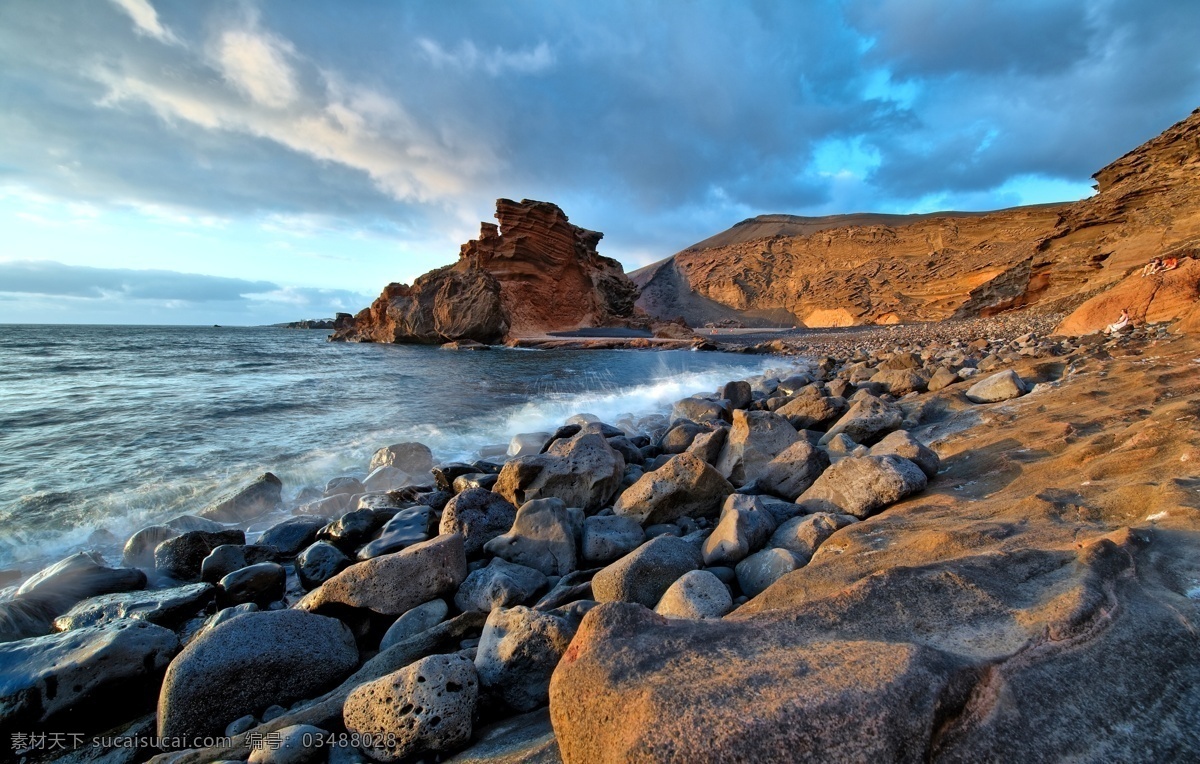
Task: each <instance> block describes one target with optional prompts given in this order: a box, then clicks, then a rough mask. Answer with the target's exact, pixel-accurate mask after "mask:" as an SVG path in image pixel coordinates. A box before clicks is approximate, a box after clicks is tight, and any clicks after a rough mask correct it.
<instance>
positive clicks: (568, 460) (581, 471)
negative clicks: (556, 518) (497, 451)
mask: <svg viewBox="0 0 1200 764" xmlns="http://www.w3.org/2000/svg"><path fill="white" fill-rule="evenodd" d="M624 472H625V458H624V457H623V456H621V454H620V453H618V452H617V451H615V450H614V449H613V448H612V447H611V446H610V445H608V442H607V441H606V440H605V438H604V436H603V435H601V434H599V433H589V432H586V431H581V432H580V433H579V434H578V435H576V436H575V437H573V438H571V439H570V440H558V441H555V442H554V443H552V444H551V445H550V447H549V449H547V450H546V453H544V454H538V455H537V456H522V457H519V458H517V459H513V460H511V461H509V462H507V463H506V464H505V465H504V467H503V469H501V471H500V479H499V480H497V481H496V486H495V491H496V493H498V494H500V495H501V496H503V497H504V498H505V499H508V501H510V502H512V503H513V504H515V505H521V504H524V503H525V502H527V501H533V500H535V499H550V498H556V499H561V500H562V501H563V503H564V504H566V505H567V506H568V507H579V508H581V509H583V510H585V511H587V512H595V511H596V510H598V509H600V508H601V507H603V506H604V505H605V504H607V503H608V502H609V500H610V499H612V497H613V495H614V494H615V493H616V492H617V491H618V490H619V489H620V487H621V478H622V476H623V474H624Z"/></svg>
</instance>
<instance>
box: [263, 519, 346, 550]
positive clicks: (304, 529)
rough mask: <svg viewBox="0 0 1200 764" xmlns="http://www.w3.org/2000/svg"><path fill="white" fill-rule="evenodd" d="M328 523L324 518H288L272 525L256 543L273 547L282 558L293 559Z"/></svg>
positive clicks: (314, 539)
mask: <svg viewBox="0 0 1200 764" xmlns="http://www.w3.org/2000/svg"><path fill="white" fill-rule="evenodd" d="M328 522H329V520H327V519H326V518H324V517H319V516H307V517H289V518H288V519H287V520H284V521H283V522H281V523H277V524H275V525H272V526H271V527H270V528H268V529H267V530H266V531H264V532H263V535H262V536H261V537H260V538H259V539H258V543H260V544H265V545H267V546H272V547H275V549H276V550H278V551H279V554H281V555H283V556H284V557H295V556H296V555H298V554H300V552H301V551H302V550H303V549H304V548H305V547H307V546H308V545H309V544H311V543H313V542H314V541H316V539H317V532H318V531H320V530H321V529H322V528H323V527H325V525H326V524H327V523H328Z"/></svg>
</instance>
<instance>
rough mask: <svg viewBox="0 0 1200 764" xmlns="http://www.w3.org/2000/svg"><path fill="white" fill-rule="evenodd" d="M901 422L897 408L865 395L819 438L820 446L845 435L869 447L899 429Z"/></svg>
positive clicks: (900, 411)
mask: <svg viewBox="0 0 1200 764" xmlns="http://www.w3.org/2000/svg"><path fill="white" fill-rule="evenodd" d="M903 421H904V412H903V411H902V410H901V409H900V407H899V406H897V405H896V404H894V403H888V402H886V401H882V400H880V399H879V398H876V397H875V396H873V395H865V396H864V397H862V398H860V399H859V400H857V401H855V402H854V405H853V406H851V407H850V410H849V411H847V412H846V413H845V415H844V416H842V418H841V419H839V420H838V421H837V423H836V424H834V425H833V426H832V427H830V428H829V431H828V432H826V433H825V435H824V437H822V438H821V444H822V445H824V444H826V443H829V442H830V441H831V440H833V439H834V438H835V437H837V436H838V435H845V436H846V437H847V438H849V439H850V440H852V441H854V442H855V443H862V444H863V445H870V444H872V443H874V442H875V441H877V440H879V439H880V438H882V437H883V436H884V435H887V434H888V433H889V432H891V431H892V430H895V429H897V428H898V427H900V423H901V422H903Z"/></svg>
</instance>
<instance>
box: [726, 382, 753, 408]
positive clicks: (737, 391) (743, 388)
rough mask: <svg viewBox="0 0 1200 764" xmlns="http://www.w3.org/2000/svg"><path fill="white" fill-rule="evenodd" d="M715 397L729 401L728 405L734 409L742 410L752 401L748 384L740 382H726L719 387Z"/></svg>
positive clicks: (751, 393) (751, 392)
mask: <svg viewBox="0 0 1200 764" xmlns="http://www.w3.org/2000/svg"><path fill="white" fill-rule="evenodd" d="M717 395H718V396H719V397H721V398H724V399H725V400H727V401H729V405H730V406H732V407H733V408H735V409H744V408H746V407H747V406H749V405H750V402H751V401H753V400H754V393H753V391H751V389H750V383H749V382H745V381H742V380H739V381H736V382H726V383H725V384H724V385H722V386H721V389H720V391H719V392H718V393H717Z"/></svg>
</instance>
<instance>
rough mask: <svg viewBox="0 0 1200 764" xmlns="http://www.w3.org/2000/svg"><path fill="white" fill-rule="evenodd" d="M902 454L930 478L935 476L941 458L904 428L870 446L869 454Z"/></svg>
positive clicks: (939, 467) (940, 463)
mask: <svg viewBox="0 0 1200 764" xmlns="http://www.w3.org/2000/svg"><path fill="white" fill-rule="evenodd" d="M888 454H892V455H893V456H902V457H904V458H905V459H908V460H909V461H910V462H912V463H913V464H915V465H917V466H918V467H920V468H921V471H922V472H924V473H925V476H926V477H927V478H929V479H930V480H933V479H934V478H935V477H937V473H938V470H939V469H941V466H942V460H941V459H939V458H938V455H937V454H935V453H934V452H933V451H932V450H931V449H930V448H928V447H926V446H925V445H924V444H923V443H921V441H919V440H917V439H916V438H914V437H913V436H912V434H911V433H909V432H907V431H905V430H897V431H896V432H893V433H890V434H889V435H888V436H887V437H885V438H884V439H883V440H881V441H879V442H878V443H876V444H875V445H873V446H871V456H886V455H888Z"/></svg>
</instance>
